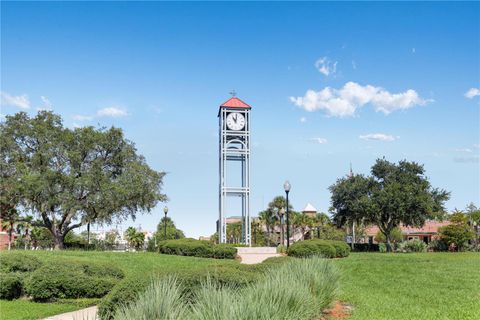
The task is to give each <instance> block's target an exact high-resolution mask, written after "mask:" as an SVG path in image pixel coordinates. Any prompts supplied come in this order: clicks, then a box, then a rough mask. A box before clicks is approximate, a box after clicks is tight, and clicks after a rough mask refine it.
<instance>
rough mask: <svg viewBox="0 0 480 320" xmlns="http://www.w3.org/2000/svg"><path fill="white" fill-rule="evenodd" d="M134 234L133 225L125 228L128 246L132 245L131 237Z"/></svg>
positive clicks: (133, 236)
mask: <svg viewBox="0 0 480 320" xmlns="http://www.w3.org/2000/svg"><path fill="white" fill-rule="evenodd" d="M136 234H137V230H136V229H135V228H134V227H128V228H127V230H125V239H127V241H128V245H129V246H132V247H133V242H134V241H133V239H134V238H135V235H136Z"/></svg>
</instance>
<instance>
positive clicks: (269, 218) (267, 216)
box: [258, 208, 276, 246]
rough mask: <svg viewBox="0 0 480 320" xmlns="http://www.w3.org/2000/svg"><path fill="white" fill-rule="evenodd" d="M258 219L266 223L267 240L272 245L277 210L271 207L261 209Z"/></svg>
mask: <svg viewBox="0 0 480 320" xmlns="http://www.w3.org/2000/svg"><path fill="white" fill-rule="evenodd" d="M258 219H259V220H260V221H261V222H262V223H263V224H264V225H265V228H266V229H267V242H268V245H269V246H270V240H271V232H272V229H273V226H274V225H275V220H276V215H275V212H274V211H273V210H272V209H271V208H268V209H267V210H264V211H261V212H260V213H259V214H258Z"/></svg>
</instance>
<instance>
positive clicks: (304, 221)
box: [296, 213, 314, 240]
mask: <svg viewBox="0 0 480 320" xmlns="http://www.w3.org/2000/svg"><path fill="white" fill-rule="evenodd" d="M296 223H297V225H298V226H299V228H300V230H301V231H302V240H305V233H306V232H307V229H308V230H310V229H311V228H312V226H313V224H314V221H313V219H312V218H310V217H309V216H307V215H306V214H304V213H301V214H299V215H298V217H297V221H296Z"/></svg>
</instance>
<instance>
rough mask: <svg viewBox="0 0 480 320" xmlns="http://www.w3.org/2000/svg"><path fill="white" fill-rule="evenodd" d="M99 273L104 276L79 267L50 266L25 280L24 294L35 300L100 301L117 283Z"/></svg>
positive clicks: (116, 279)
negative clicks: (89, 272) (90, 273)
mask: <svg viewBox="0 0 480 320" xmlns="http://www.w3.org/2000/svg"><path fill="white" fill-rule="evenodd" d="M97 268H100V267H97ZM101 273H103V274H104V275H103V276H96V275H89V274H87V273H85V270H84V268H83V266H82V265H78V264H68V265H66V264H60V263H51V264H48V265H44V266H42V267H40V268H38V269H37V270H36V271H34V272H33V273H32V275H31V276H30V278H29V279H27V280H26V281H25V293H26V294H27V295H28V296H31V297H32V298H33V300H35V301H49V300H53V299H59V298H60V299H63V298H100V297H103V296H104V295H106V294H107V293H108V292H109V291H110V290H111V289H112V288H113V286H115V284H117V282H118V278H117V277H114V276H107V273H106V272H101ZM115 274H117V272H116V273H115Z"/></svg>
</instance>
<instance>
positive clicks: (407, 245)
mask: <svg viewBox="0 0 480 320" xmlns="http://www.w3.org/2000/svg"><path fill="white" fill-rule="evenodd" d="M426 250H427V244H426V243H425V242H423V241H421V240H418V239H413V240H409V241H404V242H400V243H399V244H398V247H397V250H396V251H397V252H403V253H409V252H424V251H426Z"/></svg>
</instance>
